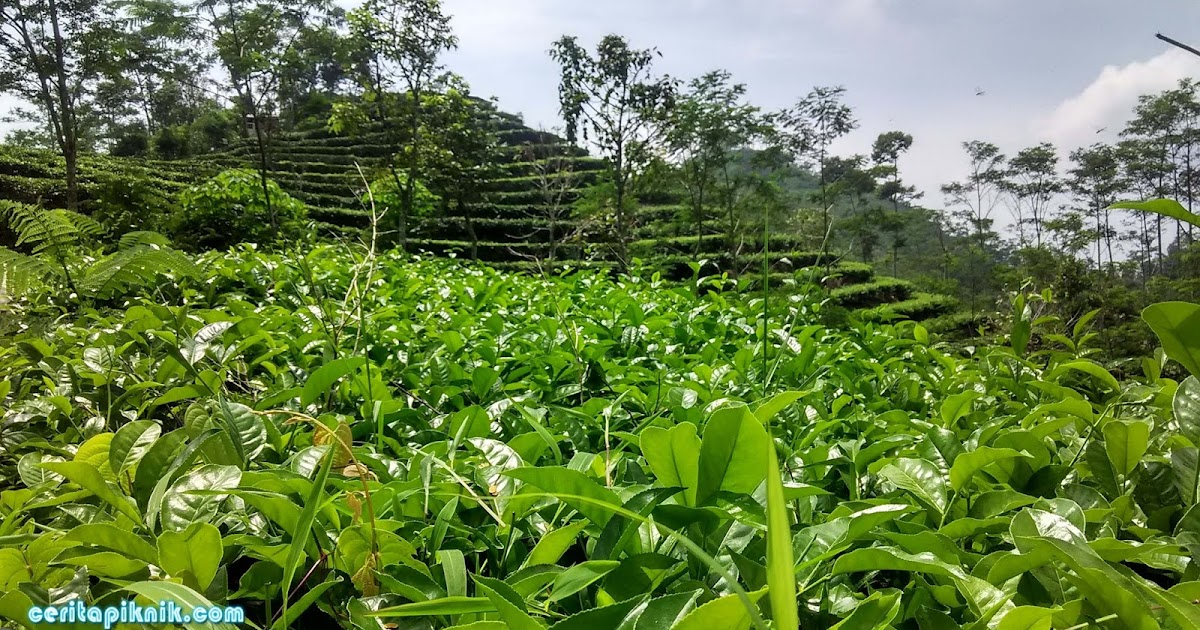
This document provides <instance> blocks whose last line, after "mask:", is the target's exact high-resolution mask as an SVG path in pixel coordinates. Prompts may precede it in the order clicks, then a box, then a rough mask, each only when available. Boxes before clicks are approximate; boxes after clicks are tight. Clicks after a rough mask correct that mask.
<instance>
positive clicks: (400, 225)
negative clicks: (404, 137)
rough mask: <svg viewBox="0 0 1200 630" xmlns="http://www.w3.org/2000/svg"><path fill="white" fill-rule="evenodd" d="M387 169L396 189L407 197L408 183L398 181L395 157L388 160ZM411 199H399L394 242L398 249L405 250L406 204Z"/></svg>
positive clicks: (398, 175)
mask: <svg viewBox="0 0 1200 630" xmlns="http://www.w3.org/2000/svg"><path fill="white" fill-rule="evenodd" d="M388 170H389V171H390V172H391V174H392V181H393V182H394V183H395V184H396V190H399V191H402V192H404V194H405V196H406V197H407V190H408V184H406V183H405V182H402V181H400V171H398V170H396V157H395V155H393V156H392V159H391V160H389V161H388ZM408 180H409V181H412V175H411V174H409V176H408ZM409 204H411V201H410V200H408V199H407V198H404V199H401V202H400V208H399V212H397V213H396V243H397V246H398V247H399V248H400V251H402V252H403V251H406V249H405V248H406V247H407V245H408V206H409Z"/></svg>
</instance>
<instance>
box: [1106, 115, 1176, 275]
mask: <svg viewBox="0 0 1200 630" xmlns="http://www.w3.org/2000/svg"><path fill="white" fill-rule="evenodd" d="M1117 158H1118V160H1119V161H1120V166H1121V179H1122V181H1124V182H1125V183H1126V185H1127V187H1128V188H1129V191H1128V192H1131V193H1133V194H1134V195H1135V196H1136V197H1137V198H1138V199H1156V198H1159V197H1169V196H1170V195H1171V194H1172V192H1171V189H1170V182H1169V178H1170V172H1171V169H1172V165H1171V164H1170V162H1169V161H1168V160H1167V159H1166V156H1165V155H1164V154H1163V153H1162V152H1161V151H1160V150H1159V148H1158V147H1157V146H1156V143H1154V142H1153V141H1151V140H1147V139H1142V138H1129V139H1126V140H1122V141H1120V142H1118V143H1117ZM1129 218H1130V220H1131V221H1132V223H1133V227H1134V229H1133V231H1132V233H1131V236H1132V240H1134V241H1135V242H1136V243H1137V247H1136V250H1137V253H1138V258H1139V260H1140V261H1141V264H1142V282H1143V287H1144V286H1145V282H1146V280H1147V279H1148V278H1149V276H1151V275H1152V274H1154V273H1157V272H1161V271H1162V256H1163V248H1162V223H1163V216H1162V215H1161V214H1154V215H1151V213H1149V212H1136V213H1133V214H1132V215H1131V216H1130V217H1129Z"/></svg>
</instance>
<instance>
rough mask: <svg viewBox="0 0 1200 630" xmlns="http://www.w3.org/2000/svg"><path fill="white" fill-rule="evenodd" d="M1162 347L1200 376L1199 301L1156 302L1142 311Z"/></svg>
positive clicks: (1185, 367) (1191, 371)
mask: <svg viewBox="0 0 1200 630" xmlns="http://www.w3.org/2000/svg"><path fill="white" fill-rule="evenodd" d="M1142 319H1144V320H1146V323H1147V324H1149V325H1150V328H1151V329H1152V330H1153V331H1154V334H1156V335H1158V341H1159V343H1161V344H1162V347H1163V351H1165V352H1166V353H1167V356H1168V357H1171V358H1172V359H1174V360H1176V361H1178V362H1179V364H1180V365H1182V366H1183V368H1184V369H1185V370H1187V371H1188V372H1189V373H1191V375H1192V376H1195V377H1197V378H1200V304H1190V303H1188V302H1160V303H1158V304H1151V305H1150V306H1147V307H1146V308H1145V309H1144V310H1143V311H1142Z"/></svg>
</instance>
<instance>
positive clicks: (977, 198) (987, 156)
mask: <svg viewBox="0 0 1200 630" xmlns="http://www.w3.org/2000/svg"><path fill="white" fill-rule="evenodd" d="M962 146H963V150H964V151H966V152H967V158H968V160H970V166H969V167H968V168H969V172H968V174H967V178H966V179H965V180H963V181H961V182H952V183H950V184H946V185H944V186H942V193H943V194H944V195H946V197H947V198H948V200H949V202H950V203H951V205H953V206H955V207H957V210H956V211H955V216H956V217H958V218H959V220H961V221H963V222H964V223H965V224H966V225H967V227H968V228H969V230H970V232H971V234H973V235H974V238H975V241H976V243H975V244H976V245H977V246H978V247H979V248H980V249H986V248H987V246H988V241H989V239H990V236H989V235H991V234H994V233H993V232H992V225H993V224H994V223H995V220H994V219H992V213H993V212H994V211H995V209H996V206H997V205H998V204H999V203H1000V190H1001V189H1000V186H1001V184H1002V182H1003V181H1004V161H1005V160H1004V154H1002V153H1000V149H999V147H997V146H996V145H994V144H992V143H990V142H981V141H979V140H972V141H969V142H964V143H963V145H962Z"/></svg>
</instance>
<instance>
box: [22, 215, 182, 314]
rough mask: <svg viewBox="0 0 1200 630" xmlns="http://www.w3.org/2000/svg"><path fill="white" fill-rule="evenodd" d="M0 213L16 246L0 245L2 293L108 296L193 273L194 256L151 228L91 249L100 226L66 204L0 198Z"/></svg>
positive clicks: (79, 296)
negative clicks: (98, 250) (107, 248)
mask: <svg viewBox="0 0 1200 630" xmlns="http://www.w3.org/2000/svg"><path fill="white" fill-rule="evenodd" d="M0 218H3V220H4V222H5V224H7V226H8V228H9V229H10V230H11V231H12V232H13V233H14V234H15V235H16V244H15V245H16V247H18V248H26V249H27V250H28V253H22V252H20V251H16V250H14V249H8V248H5V247H0V297H3V298H9V299H11V298H14V297H20V296H23V295H27V294H29V293H32V292H36V291H53V290H56V289H60V288H64V287H65V288H66V289H68V290H69V291H70V292H71V294H72V295H74V296H76V297H77V298H93V299H94V298H111V297H114V296H117V295H120V294H123V293H126V292H128V291H130V290H132V289H136V288H140V287H144V286H145V285H147V284H149V283H151V282H153V281H154V280H155V279H157V278H158V277H159V276H168V277H171V276H174V277H179V276H184V275H187V276H191V275H195V274H196V267H195V265H194V264H193V263H192V261H191V260H190V259H189V258H188V257H187V256H185V255H184V254H183V253H182V252H179V251H177V250H175V249H172V248H171V246H170V245H171V244H170V241H169V240H168V239H167V238H166V237H164V236H162V235H160V234H157V233H155V232H130V233H128V234H126V235H124V236H123V237H122V238H121V239H120V242H119V243H118V246H117V251H115V252H113V253H111V254H107V255H105V254H99V255H93V253H92V252H93V248H94V246H95V241H94V239H95V237H96V236H97V235H99V234H101V233H103V231H104V228H103V226H101V225H100V224H99V223H97V222H96V221H93V220H92V219H90V218H88V217H86V216H84V215H82V214H79V213H77V212H71V211H69V210H60V209H55V210H45V209H42V208H39V207H37V206H31V205H27V204H21V203H13V202H3V203H0Z"/></svg>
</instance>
